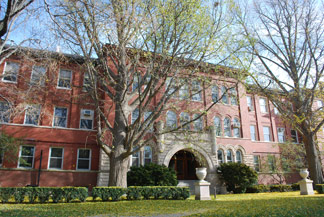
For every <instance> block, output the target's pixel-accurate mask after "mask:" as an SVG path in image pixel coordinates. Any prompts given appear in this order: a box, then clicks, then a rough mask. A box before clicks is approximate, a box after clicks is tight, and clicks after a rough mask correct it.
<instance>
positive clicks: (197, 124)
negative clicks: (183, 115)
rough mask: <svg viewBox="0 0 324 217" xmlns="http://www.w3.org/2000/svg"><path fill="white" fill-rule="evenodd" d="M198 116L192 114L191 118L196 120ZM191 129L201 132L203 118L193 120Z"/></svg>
mask: <svg viewBox="0 0 324 217" xmlns="http://www.w3.org/2000/svg"><path fill="white" fill-rule="evenodd" d="M198 116H199V114H194V115H193V118H194V119H195V118H197V117H198ZM193 127H194V130H195V131H202V130H203V118H202V117H200V118H198V119H197V120H195V121H194V122H193Z"/></svg>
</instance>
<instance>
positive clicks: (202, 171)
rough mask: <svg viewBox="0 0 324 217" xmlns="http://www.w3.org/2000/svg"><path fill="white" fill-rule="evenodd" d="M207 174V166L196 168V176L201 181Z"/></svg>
mask: <svg viewBox="0 0 324 217" xmlns="http://www.w3.org/2000/svg"><path fill="white" fill-rule="evenodd" d="M206 175H207V168H206V167H198V168H196V176H197V178H198V179H199V181H203V180H204V179H205V178H206Z"/></svg>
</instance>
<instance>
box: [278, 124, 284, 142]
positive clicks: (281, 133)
mask: <svg viewBox="0 0 324 217" xmlns="http://www.w3.org/2000/svg"><path fill="white" fill-rule="evenodd" d="M277 134H278V142H281V143H283V142H285V141H286V139H285V128H282V127H278V128H277Z"/></svg>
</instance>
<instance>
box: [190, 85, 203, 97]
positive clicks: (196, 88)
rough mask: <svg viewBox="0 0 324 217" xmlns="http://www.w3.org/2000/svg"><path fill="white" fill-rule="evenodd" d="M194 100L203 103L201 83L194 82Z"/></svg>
mask: <svg viewBox="0 0 324 217" xmlns="http://www.w3.org/2000/svg"><path fill="white" fill-rule="evenodd" d="M191 99H192V100H194V101H201V86H200V82H199V81H192V97H191Z"/></svg>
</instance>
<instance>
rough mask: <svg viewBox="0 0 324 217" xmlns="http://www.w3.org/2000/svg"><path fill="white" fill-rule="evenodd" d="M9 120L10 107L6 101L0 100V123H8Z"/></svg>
mask: <svg viewBox="0 0 324 217" xmlns="http://www.w3.org/2000/svg"><path fill="white" fill-rule="evenodd" d="M9 120H10V108H9V104H8V103H7V102H0V123H8V122H9Z"/></svg>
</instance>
